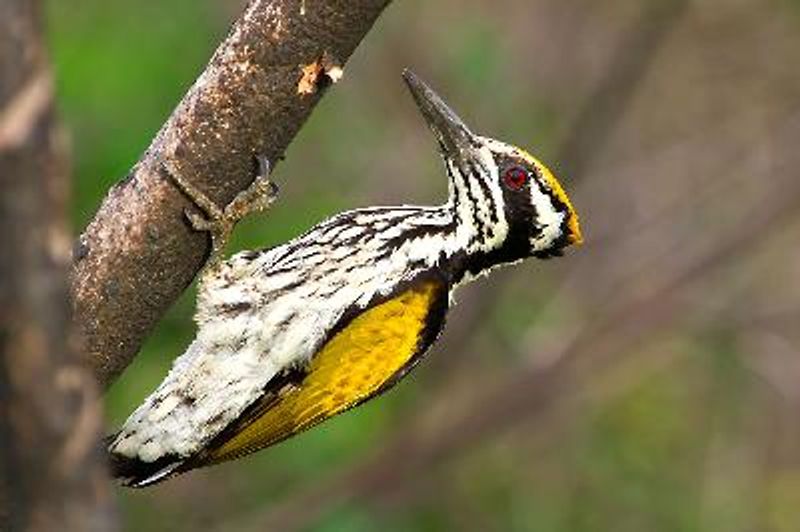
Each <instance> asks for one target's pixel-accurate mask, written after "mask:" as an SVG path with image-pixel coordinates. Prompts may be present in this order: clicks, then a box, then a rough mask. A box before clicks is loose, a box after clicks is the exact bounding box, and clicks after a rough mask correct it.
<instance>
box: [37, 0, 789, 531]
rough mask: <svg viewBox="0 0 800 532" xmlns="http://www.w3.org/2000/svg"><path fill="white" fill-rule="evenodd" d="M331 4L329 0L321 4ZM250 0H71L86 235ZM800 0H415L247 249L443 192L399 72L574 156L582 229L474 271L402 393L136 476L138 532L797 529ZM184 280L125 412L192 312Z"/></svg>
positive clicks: (334, 105) (242, 230) (55, 31)
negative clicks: (228, 455)
mask: <svg viewBox="0 0 800 532" xmlns="http://www.w3.org/2000/svg"><path fill="white" fill-rule="evenodd" d="M307 3H308V8H309V9H313V3H314V0H308V2H307ZM241 7H242V2H240V1H231V0H170V1H167V2H125V1H122V0H104V1H101V0H81V1H80V2H78V1H76V0H51V1H50V2H48V10H47V11H48V12H47V18H48V33H49V40H50V45H51V50H52V52H51V54H52V58H53V62H54V64H55V70H56V75H57V87H58V96H59V102H60V109H61V114H62V117H63V119H64V120H65V122H66V124H67V126H68V128H69V130H70V132H71V138H72V143H73V154H74V160H73V162H74V165H73V166H74V196H73V197H74V202H73V204H74V209H73V221H74V225H75V228H76V230H80V228H82V227H83V226H84V225H85V224H86V223H87V221H88V220H89V219H90V218H91V217H92V214H93V213H94V211H95V210H96V208H97V207H98V205H99V203H100V201H101V200H102V198H103V196H104V194H105V192H106V191H107V190H108V188H109V187H110V186H111V185H112V184H113V183H115V182H116V181H117V180H118V179H120V178H121V177H122V176H123V175H124V174H125V173H126V172H127V170H128V169H129V168H130V167H131V165H132V164H133V163H134V162H135V161H136V160H137V159H138V158H139V156H140V154H141V153H142V152H143V150H144V149H145V148H146V147H147V145H148V143H149V141H150V139H151V138H152V136H153V135H154V134H155V132H156V131H157V130H158V128H159V127H160V125H161V124H162V123H163V121H164V120H165V119H166V117H167V116H168V114H169V113H170V112H171V110H172V109H173V107H174V106H175V105H176V103H177V102H178V100H179V99H180V97H181V96H182V94H183V93H184V92H185V90H186V89H187V88H188V87H189V85H190V84H191V83H192V82H193V80H194V79H195V77H196V76H197V75H198V73H199V72H200V71H201V70H202V68H203V67H204V64H205V61H207V59H208V58H209V57H210V54H211V53H212V52H213V50H214V48H215V46H216V44H217V43H218V42H219V41H220V40H221V39H222V38H223V37H224V36H225V34H226V32H227V30H228V27H229V25H230V23H231V21H232V20H233V19H234V18H235V16H236V15H237V13H238V12H239V11H240V9H241ZM799 60H800V2H797V1H795V0H760V1H756V0H717V1H706V2H682V1H678V0H674V1H672V0H663V1H657V0H649V1H644V2H643V1H633V0H624V1H619V2H595V1H592V0H571V1H563V0H509V1H505V2H490V1H488V0H484V1H477V0H465V1H459V0H439V1H430V0H429V1H423V0H402V1H401V0H398V1H396V2H394V4H393V5H392V6H390V7H389V8H388V9H387V11H386V13H385V14H384V16H383V18H382V19H381V20H380V21H379V23H378V24H377V25H376V27H375V28H374V30H373V31H372V33H370V34H369V36H368V37H367V39H366V40H365V41H364V42H363V43H362V45H361V47H360V48H359V50H358V51H357V52H356V54H355V55H354V57H353V58H352V60H351V62H350V63H349V64H348V66H347V68H346V73H345V77H344V79H343V80H342V81H341V82H340V83H339V84H337V85H336V86H335V87H333V88H332V89H331V90H330V91H329V93H328V94H327V96H326V97H325V98H324V99H323V101H322V103H321V104H320V105H319V107H318V108H317V110H316V111H315V113H314V114H313V116H312V118H311V120H310V121H309V122H308V123H307V124H306V126H305V127H304V128H303V129H302V131H301V133H300V134H299V136H298V137H297V139H296V140H295V142H294V143H293V144H292V146H291V147H290V149H289V151H288V153H287V158H286V161H285V162H283V163H281V165H280V166H279V167H278V169H277V171H276V174H275V178H276V180H277V181H278V182H279V183H280V184H281V186H282V199H281V201H280V202H279V203H278V204H277V205H276V206H275V207H274V209H273V210H271V211H270V213H269V214H268V215H266V216H260V217H254V218H253V219H250V220H246V221H245V222H243V223H242V224H241V226H240V227H239V228H238V229H237V231H236V234H235V238H234V240H233V242H232V243H231V246H230V249H231V250H237V249H241V248H256V247H264V246H268V245H272V244H275V243H279V242H283V241H285V240H286V239H288V238H290V237H292V236H295V235H298V234H299V233H301V232H302V231H304V230H305V229H306V228H308V227H309V226H311V225H312V224H314V223H315V222H317V221H319V220H321V219H323V218H324V217H326V216H328V215H330V214H333V213H335V212H338V211H340V210H344V209H348V208H353V207H359V206H367V205H374V204H396V203H422V204H430V203H433V202H440V201H443V200H444V197H445V194H446V179H445V176H444V174H443V172H442V170H441V168H440V163H439V161H438V157H437V155H436V151H435V144H434V142H433V140H432V139H431V137H430V135H429V134H428V132H427V130H426V129H425V127H424V124H423V122H422V121H421V119H420V118H419V116H417V114H416V111H415V108H414V106H413V104H412V102H411V100H410V98H409V97H408V96H407V95H406V92H405V88H404V87H403V85H402V83H401V81H400V72H401V70H402V69H403V68H404V67H407V66H408V67H412V68H413V69H414V70H416V71H417V72H418V73H419V74H420V75H421V76H422V77H423V78H425V79H427V80H429V81H430V82H431V83H432V84H433V85H434V86H435V87H437V88H438V89H439V90H440V92H441V93H442V94H443V95H445V96H446V98H447V99H448V100H449V101H450V103H451V104H452V105H453V106H454V107H455V108H456V109H457V110H459V111H460V113H461V114H462V115H463V116H464V118H465V119H466V120H467V121H468V122H469V123H471V124H473V126H474V128H475V129H477V130H479V131H481V132H484V133H486V134H489V135H492V136H496V137H500V138H503V139H506V140H510V141H512V142H514V143H517V144H520V145H522V146H526V147H528V148H529V149H531V151H533V152H534V153H536V154H537V155H539V156H540V157H541V158H542V159H544V160H545V161H547V162H549V163H551V164H552V167H553V168H554V169H555V170H556V172H557V173H558V174H560V175H562V176H563V182H564V184H565V186H566V188H567V189H568V190H570V191H571V192H572V196H573V199H574V202H575V204H576V206H577V208H578V210H579V212H580V214H581V215H582V220H583V225H584V231H585V236H586V240H587V243H586V245H584V246H583V247H582V248H579V249H576V250H573V251H571V252H569V253H568V254H567V256H566V257H565V258H563V259H558V260H552V261H548V262H540V261H539V262H537V261H530V262H528V263H526V264H523V265H520V266H518V267H515V268H512V269H508V270H505V271H500V272H496V274H495V275H493V276H492V277H491V278H488V279H485V280H482V281H481V282H480V283H477V284H476V285H474V286H471V287H469V288H466V289H464V290H462V293H461V294H460V295H459V299H458V305H457V307H456V308H455V309H454V312H453V313H452V314H451V316H452V319H451V321H450V323H449V327H448V330H447V331H446V332H445V335H444V337H443V339H442V342H441V343H440V344H439V345H438V346H437V347H436V348H434V349H433V351H432V353H431V354H430V357H429V358H428V359H427V360H426V362H425V363H424V364H422V365H421V366H420V368H419V369H418V370H417V371H416V372H415V373H414V375H413V376H412V378H410V379H407V380H406V381H404V382H403V383H402V384H401V385H400V386H398V387H397V388H396V389H395V390H393V391H392V392H391V393H388V394H386V395H385V396H383V397H382V398H380V399H378V400H375V401H372V402H370V403H368V404H367V405H365V406H363V407H361V408H359V409H357V410H355V411H353V412H350V413H348V414H346V415H343V416H340V417H339V418H337V419H335V420H333V421H331V422H328V423H326V424H325V425H324V426H322V427H319V428H317V429H315V430H313V431H311V432H309V433H307V434H304V435H301V436H299V437H297V438H294V439H292V440H290V441H288V442H286V443H284V444H281V445H279V446H278V447H275V448H273V449H270V450H267V451H264V452H261V453H258V454H256V455H253V456H252V457H249V458H247V459H244V460H240V461H238V462H234V463H230V464H226V465H222V466H219V467H215V468H211V469H208V470H202V471H197V472H193V473H191V474H189V475H186V476H184V477H181V478H178V479H175V480H173V481H170V482H168V483H165V484H163V485H161V486H158V487H155V488H152V489H148V490H144V491H127V490H119V491H118V495H119V508H120V513H121V519H122V521H123V523H124V526H125V529H126V530H265V529H275V530H295V529H299V530H319V531H340V530H341V531H351V530H352V531H361V530H364V531H366V530H375V529H377V528H378V527H380V528H381V529H382V530H386V531H390V530H392V531H393V530H520V531H527V530H532V531H533V530H542V531H551V530H552V531H562V530H563V531H567V530H569V531H572V530H575V531H584V530H585V531H596V530H615V531H642V530H653V531H679V530H681V531H682V530H687V531H688V530H720V531H752V530H774V531H787V532H788V531H795V530H800V413H799V412H798V407H800V352H799V351H798V346H800V331H799V330H798V327H797V325H798V324H800V312H798V310H800V307H798V302H799V301H800V246H798V242H799V241H800V240H799V239H798V237H800V226H799V225H798V218H800V216H798V214H800V200H798V198H800V172H799V171H798V168H800V153H798V152H799V151H800V150H798V141H799V140H800V68H799V67H798V61H799ZM193 306H194V292H193V291H190V292H189V293H187V294H185V296H184V297H183V298H182V299H181V301H180V302H179V303H178V304H177V305H176V306H175V307H174V308H173V309H172V311H171V312H170V313H169V315H168V316H167V317H166V318H165V319H164V320H163V322H162V323H161V324H160V326H159V328H158V330H157V331H156V333H155V334H154V335H153V336H152V337H151V338H150V340H149V341H148V343H147V345H146V346H145V348H144V350H143V351H142V353H141V355H140V356H139V357H138V358H137V359H136V361H135V363H134V364H133V365H132V366H131V367H130V368H129V370H128V371H127V372H126V373H125V374H124V376H123V377H122V378H121V379H120V380H119V381H118V382H117V383H116V384H115V385H114V387H113V388H112V390H111V391H110V393H109V394H108V396H107V401H106V405H107V417H108V421H109V429H111V428H112V427H114V426H117V425H118V424H119V423H121V422H122V421H123V420H124V419H125V417H126V416H127V414H128V413H130V411H131V410H132V409H133V408H134V407H135V406H136V405H138V403H139V402H140V401H141V400H142V399H143V397H144V396H145V395H146V394H147V393H149V391H151V390H152V389H153V388H154V387H155V386H156V384H157V383H158V382H159V381H160V380H161V378H162V377H163V376H164V374H165V373H166V371H167V370H168V368H169V367H170V364H171V361H172V360H173V358H174V357H176V356H177V355H178V354H179V353H180V352H181V350H182V349H183V348H184V347H185V346H186V345H187V343H188V341H189V339H190V338H191V337H192V335H193V333H194V327H193V323H192V311H193Z"/></svg>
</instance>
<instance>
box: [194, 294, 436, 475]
mask: <svg viewBox="0 0 800 532" xmlns="http://www.w3.org/2000/svg"><path fill="white" fill-rule="evenodd" d="M442 297H446V290H445V289H444V287H443V286H442V284H441V282H438V281H436V280H428V281H424V282H421V283H418V284H417V285H416V286H411V287H409V288H408V289H407V290H405V291H403V292H401V293H399V294H398V295H397V296H395V297H393V298H392V299H389V300H388V301H386V302H384V303H382V304H380V305H377V306H375V307H373V308H372V309H370V310H368V311H366V312H364V313H363V314H361V315H359V316H357V317H356V318H355V319H353V320H352V321H351V322H350V324H349V325H347V326H346V327H345V328H344V329H342V330H341V331H339V332H338V333H337V334H336V335H335V336H334V337H333V338H332V339H331V340H330V341H328V342H327V343H326V344H325V346H324V347H323V348H322V350H321V351H320V352H319V353H318V354H317V355H316V356H315V357H314V359H313V360H312V361H311V364H310V365H309V367H308V369H307V376H306V377H305V378H304V379H303V381H302V382H301V383H299V384H298V385H296V386H293V385H287V386H286V387H285V388H284V389H283V390H281V391H280V392H278V393H277V395H275V396H274V397H272V398H270V400H269V403H268V404H267V405H266V408H264V406H263V405H262V408H261V409H260V410H261V415H260V416H258V417H256V418H254V419H253V418H252V417H251V418H250V419H248V420H247V422H246V423H245V424H244V426H242V427H239V430H238V432H236V433H234V434H230V433H228V434H226V435H225V436H227V437H228V439H226V441H221V442H215V443H216V444H217V445H218V446H214V447H212V448H211V449H209V452H208V453H207V454H205V456H203V457H201V458H200V459H199V460H198V462H199V463H195V466H197V465H206V464H211V463H216V462H222V461H225V460H231V459H234V458H237V457H239V456H242V455H244V454H248V453H251V452H254V451H257V450H259V449H262V448H264V447H267V446H269V445H272V444H274V443H277V442H279V441H281V440H284V439H286V438H288V437H289V436H292V435H293V434H296V433H298V432H301V431H303V430H306V429H308V428H310V427H312V426H314V425H316V424H317V423H320V422H321V421H323V420H325V419H327V418H329V417H331V416H334V415H336V414H339V413H341V412H343V411H345V410H347V409H348V408H351V407H353V406H355V405H357V404H359V403H360V402H363V401H365V400H366V399H368V398H370V397H372V396H373V395H375V394H376V393H378V392H380V391H381V390H382V388H383V387H384V386H385V385H386V384H387V383H389V382H390V381H391V380H392V378H393V377H394V376H396V375H397V374H398V372H400V371H402V370H403V369H404V368H406V367H407V366H408V365H409V363H410V362H412V360H413V358H414V356H415V355H416V354H418V353H419V352H420V349H421V348H422V349H424V347H426V346H425V345H423V344H424V343H425V342H424V336H425V329H426V327H428V326H429V322H428V317H429V315H430V314H431V311H432V309H434V308H435V307H437V306H438V305H439V303H440V298H442ZM437 320H438V318H434V321H437ZM430 325H433V326H434V327H435V329H436V330H435V331H434V334H435V333H436V332H438V330H439V328H440V325H441V324H440V323H437V324H430ZM430 340H432V338H431V339H430Z"/></svg>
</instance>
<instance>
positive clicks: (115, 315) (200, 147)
mask: <svg viewBox="0 0 800 532" xmlns="http://www.w3.org/2000/svg"><path fill="white" fill-rule="evenodd" d="M388 3H389V0H334V1H327V2H307V1H305V0H252V1H251V2H250V4H249V5H248V6H247V8H246V10H245V12H244V14H243V15H242V16H241V18H240V19H239V20H238V21H237V22H236V23H235V24H234V26H233V28H232V30H231V32H230V34H229V36H228V38H227V39H226V40H225V41H224V42H223V43H222V44H221V45H220V47H219V48H218V49H217V51H216V53H215V54H214V56H213V57H212V59H211V61H210V63H209V65H208V66H207V68H206V70H205V71H204V72H203V73H202V74H201V75H200V77H199V78H198V79H197V81H196V82H195V84H194V86H193V87H192V88H191V89H190V90H189V91H188V93H187V94H186V96H185V97H184V99H183V101H182V102H181V103H180V104H179V105H178V107H177V109H176V110H175V112H174V113H173V114H172V116H171V117H170V118H169V120H168V121H167V122H166V124H164V126H163V127H162V129H161V131H160V132H159V133H158V135H157V136H156V137H155V139H154V140H153V142H152V144H151V145H150V147H149V148H148V149H147V151H146V152H145V154H144V155H143V156H142V158H141V160H140V161H139V162H138V163H137V164H136V165H135V166H134V168H133V169H132V171H131V172H130V174H129V175H128V176H127V178H126V179H124V180H123V181H122V182H120V183H119V184H117V185H116V186H115V187H114V188H113V189H111V191H110V192H109V194H108V196H107V197H106V199H105V201H104V202H103V205H102V206H101V207H100V210H99V211H98V213H97V214H96V216H95V218H94V220H92V222H91V223H90V224H89V226H88V227H87V228H86V230H85V231H84V233H83V235H81V237H80V239H79V240H78V242H77V243H76V245H75V249H74V256H73V262H74V266H73V279H72V298H73V305H74V309H75V319H76V323H77V324H78V326H79V327H80V330H81V332H82V335H83V339H84V342H85V345H86V356H87V359H88V362H89V363H90V364H91V366H92V367H93V369H94V371H95V374H96V375H97V378H98V379H99V381H100V382H101V383H102V384H103V385H104V386H108V385H109V384H110V383H111V382H112V381H113V380H114V379H115V378H116V377H117V376H118V375H119V374H120V373H122V371H123V370H124V369H125V367H126V366H127V365H128V364H129V363H130V362H131V360H133V358H134V356H135V355H136V353H137V352H138V350H139V348H140V346H141V344H142V342H143V340H144V339H145V337H146V336H147V335H148V334H149V333H150V331H151V330H152V329H153V327H154V326H155V324H156V323H157V322H158V321H159V319H160V318H161V317H162V316H163V314H164V312H165V311H166V310H167V309H168V308H169V306H170V305H171V304H172V303H173V302H174V301H175V300H176V299H177V298H178V296H179V295H180V294H181V292H183V290H184V289H185V288H186V287H187V286H188V285H189V284H190V283H191V281H192V278H193V277H194V275H195V274H196V273H197V271H198V270H199V269H200V268H201V266H202V264H203V262H204V260H205V257H206V254H207V253H208V249H209V240H208V236H207V235H204V234H202V233H197V232H194V231H192V230H191V229H190V228H189V226H188V225H187V224H186V222H185V220H184V217H183V210H184V208H186V207H187V206H188V203H187V200H186V199H185V198H184V197H183V196H182V195H181V194H180V193H179V192H178V191H177V189H175V187H174V186H173V185H172V184H171V182H170V181H168V180H167V179H165V177H164V174H163V171H162V166H161V163H162V161H164V160H169V161H170V163H171V165H172V167H174V168H176V169H178V171H180V172H181V173H182V174H183V175H184V176H185V177H186V178H187V179H188V180H190V181H192V182H194V183H196V184H197V185H198V186H199V187H200V188H201V189H202V190H204V191H206V192H207V193H208V195H209V196H210V197H211V198H212V199H214V200H215V201H217V202H218V203H219V204H220V205H222V204H226V203H227V202H229V201H230V200H231V199H232V198H233V197H234V196H235V195H236V193H237V192H238V191H240V190H242V189H243V188H244V187H245V186H246V185H247V184H248V183H249V182H250V181H252V179H253V175H254V170H255V162H254V158H253V156H254V155H255V154H263V155H266V156H267V157H268V158H269V159H270V160H271V161H273V162H276V161H278V160H279V159H280V158H282V156H283V153H284V151H285V150H286V148H287V146H288V144H289V142H290V141H291V140H292V138H293V137H294V135H295V134H296V133H297V131H298V130H299V129H300V127H301V126H302V124H303V123H304V122H305V120H306V119H307V118H308V116H309V114H310V113H311V111H312V109H313V108H314V106H315V104H316V103H317V101H318V100H319V98H320V96H321V95H322V93H323V92H324V88H325V87H326V86H327V85H329V84H330V83H331V82H335V81H336V80H337V79H338V77H339V76H340V75H341V70H340V69H341V68H342V65H344V63H345V61H346V60H347V59H348V58H349V57H350V55H351V54H352V52H353V50H354V49H355V47H356V46H357V45H358V43H359V42H360V41H361V39H362V38H363V37H364V35H365V34H366V33H367V31H369V29H370V28H371V27H372V25H373V23H374V22H375V20H376V19H377V17H378V16H379V15H380V13H381V12H382V11H383V9H384V8H385V7H386V5H387V4H388Z"/></svg>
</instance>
